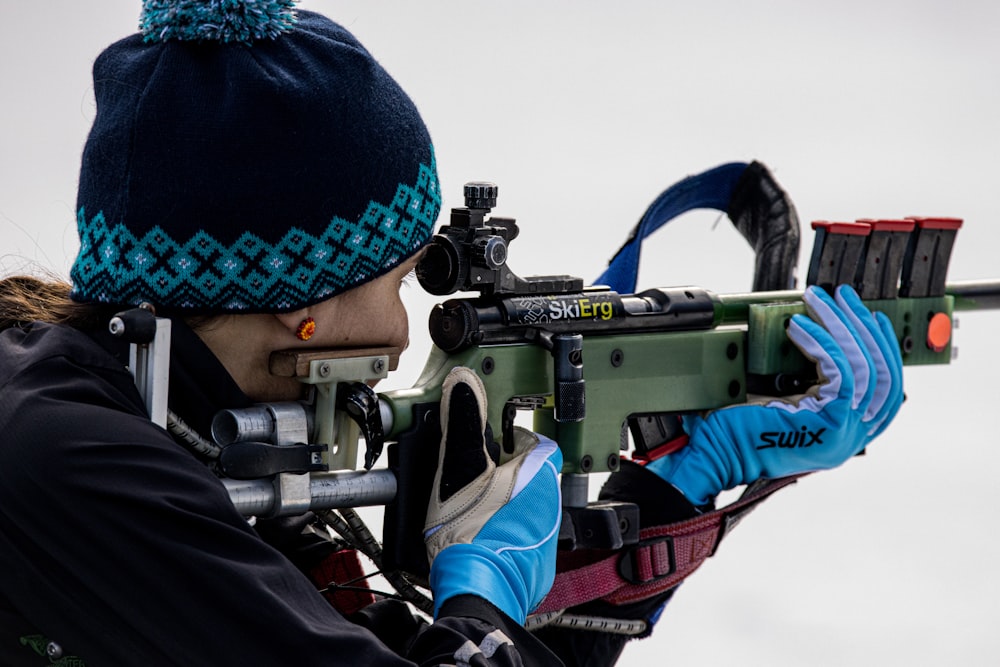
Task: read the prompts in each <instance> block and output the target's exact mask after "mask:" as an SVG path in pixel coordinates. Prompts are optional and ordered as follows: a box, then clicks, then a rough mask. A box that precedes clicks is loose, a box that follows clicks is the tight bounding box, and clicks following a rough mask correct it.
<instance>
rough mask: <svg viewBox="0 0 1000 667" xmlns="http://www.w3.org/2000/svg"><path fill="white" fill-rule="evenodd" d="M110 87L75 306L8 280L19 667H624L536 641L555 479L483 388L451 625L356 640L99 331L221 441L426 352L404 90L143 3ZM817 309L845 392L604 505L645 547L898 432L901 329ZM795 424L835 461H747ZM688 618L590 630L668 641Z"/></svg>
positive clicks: (427, 227) (293, 554)
mask: <svg viewBox="0 0 1000 667" xmlns="http://www.w3.org/2000/svg"><path fill="white" fill-rule="evenodd" d="M220 6H221V7H222V9H220ZM220 11H222V13H219V12H220ZM94 84H95V94H96V97H97V116H96V118H95V121H94V126H93V128H92V130H91V134H90V136H89V138H88V141H87V145H86V147H85V150H84V154H83V159H82V165H81V174H80V188H79V196H78V205H77V211H78V229H79V233H80V252H79V255H78V256H77V259H76V262H75V263H74V265H73V268H72V271H71V279H72V284H71V286H70V285H62V284H59V283H52V282H45V281H39V280H34V279H30V278H24V277H16V278H9V279H7V280H5V281H3V283H2V284H0V299H2V302H0V321H2V323H3V325H2V326H3V331H2V333H0V386H2V387H3V392H2V394H0V425H2V430H3V432H4V434H5V443H4V445H3V447H0V562H2V564H3V568H2V570H0V571H2V572H3V574H2V576H0V658H3V661H4V663H5V664H15V665H16V664H25V665H29V664H50V661H62V664H88V665H100V664H185V665H190V664H328V663H334V664H336V663H338V662H340V661H343V662H350V663H351V664H387V665H389V664H413V663H416V664H532V665H535V664H558V661H559V658H557V657H556V655H555V654H554V653H553V652H552V650H554V651H555V652H556V653H558V654H559V655H560V656H561V657H563V658H564V659H566V661H567V662H571V663H574V664H576V663H578V664H586V663H587V662H588V661H590V662H591V664H601V663H607V662H609V661H613V660H614V657H615V656H616V655H617V653H618V652H620V650H621V646H622V644H623V640H621V639H615V638H611V637H609V636H607V635H605V634H602V633H586V632H573V631H565V630H546V631H544V632H542V633H539V634H538V635H537V636H536V635H532V634H529V633H528V632H526V631H525V630H524V628H523V627H522V624H523V623H524V621H525V618H526V616H527V614H528V613H529V612H530V611H531V610H532V609H534V608H535V606H536V605H537V604H538V603H539V602H540V600H541V599H542V597H544V595H545V593H546V592H547V591H548V589H549V586H550V585H551V583H552V579H553V576H554V570H555V534H556V532H557V528H558V523H559V516H560V512H559V502H558V482H557V472H558V470H559V468H560V466H561V458H560V455H559V451H558V449H557V448H556V447H555V446H554V444H553V443H551V441H545V440H543V439H539V438H531V437H530V436H529V437H527V438H526V439H525V440H524V441H523V442H522V443H521V444H520V445H519V447H520V449H519V450H518V455H517V456H516V457H515V459H514V460H513V461H511V462H510V463H508V464H505V465H501V466H496V465H494V464H493V463H492V462H491V460H490V456H489V451H490V446H489V445H490V444H492V443H487V442H485V441H484V438H483V423H482V420H483V417H482V415H483V412H482V411H483V409H484V407H483V399H482V391H481V388H480V385H479V382H478V380H477V379H476V377H475V375H474V374H472V373H470V372H468V371H464V370H462V369H458V370H456V371H455V372H454V373H453V375H452V377H451V379H450V380H449V382H448V383H447V384H446V387H445V393H444V397H443V400H442V415H441V416H442V424H444V425H445V428H444V431H445V434H444V437H443V445H444V446H443V447H442V451H443V456H444V457H445V458H447V457H450V456H452V455H454V456H458V457H462V458H463V460H473V461H475V462H476V465H477V466H479V472H480V474H478V475H475V476H473V475H469V474H462V475H460V480H459V481H456V479H455V478H447V477H448V475H447V474H446V473H445V472H443V471H445V470H448V469H451V470H454V467H449V466H448V465H441V466H440V467H439V473H438V477H437V479H436V482H435V484H436V486H435V489H436V491H435V495H434V502H433V503H432V506H431V507H430V508H429V520H428V521H429V524H428V525H429V529H428V530H427V535H426V537H427V542H428V553H429V555H430V556H431V558H432V569H431V582H430V583H431V588H432V592H433V593H434V604H435V608H434V622H433V623H430V624H426V623H425V622H423V621H420V620H418V619H417V618H415V617H414V616H413V615H411V614H410V613H409V611H407V609H406V608H405V607H404V606H403V605H401V604H398V603H395V602H393V601H383V602H379V603H375V604H372V605H369V606H367V607H365V608H364V609H361V610H359V611H356V612H355V613H353V614H351V618H350V620H347V618H345V616H344V614H342V613H340V612H339V611H337V610H335V609H334V608H333V607H331V606H330V604H329V603H328V602H327V600H326V599H325V598H324V597H323V596H322V595H321V594H320V593H319V592H318V591H317V590H316V589H317V586H316V585H315V583H314V582H313V581H310V579H309V578H308V577H307V576H306V574H304V573H303V571H302V570H303V569H304V570H309V569H310V567H311V566H313V565H315V563H314V562H310V561H309V559H308V558H305V557H304V556H303V553H304V550H303V548H302V547H303V545H304V544H305V546H307V547H308V548H307V549H305V551H308V550H309V548H311V547H312V546H313V543H305V542H304V538H303V536H302V534H301V529H302V527H303V523H302V522H300V523H293V524H292V525H291V526H290V527H288V526H268V527H266V529H265V526H263V525H261V526H259V527H258V529H255V528H253V527H251V526H250V525H249V524H248V523H247V521H246V520H245V518H244V517H242V516H240V515H239V514H238V512H236V510H235V508H234V507H233V505H232V503H231V502H230V501H229V498H228V495H227V494H226V491H225V488H224V487H223V486H222V484H221V483H219V480H218V478H217V476H216V475H215V474H214V473H213V471H212V470H211V469H210V467H208V466H206V465H205V461H203V460H201V459H200V458H199V456H198V455H197V454H195V453H192V452H191V451H189V450H188V449H187V448H185V447H184V446H183V445H182V444H179V443H178V442H177V441H175V440H174V439H173V438H172V437H171V436H170V435H169V434H168V433H167V432H165V431H164V430H162V429H160V428H159V427H157V426H155V425H154V424H152V423H151V422H150V420H149V418H148V416H147V415H146V413H145V408H144V406H143V404H142V401H141V399H140V398H139V396H138V393H137V392H136V390H135V387H134V385H133V382H132V378H131V376H130V374H129V373H128V371H127V369H126V365H127V362H128V359H127V352H126V350H125V349H124V348H125V346H124V345H123V343H121V342H120V341H119V340H117V339H115V338H114V337H112V336H111V335H110V334H109V333H108V332H107V322H108V319H109V318H110V316H111V315H112V314H113V313H114V312H116V311H118V310H121V309H122V308H124V307H130V306H135V305H138V304H140V303H149V304H152V306H153V307H155V309H156V312H157V314H158V315H160V316H165V317H170V318H171V320H172V321H173V327H172V328H173V334H172V344H171V370H170V387H171V393H170V409H171V410H172V411H173V412H174V413H175V414H176V415H178V416H179V417H180V418H181V419H182V420H183V421H184V422H185V423H186V424H187V425H188V426H189V427H190V428H192V429H193V430H194V431H196V432H198V433H201V434H206V433H208V431H209V424H210V422H211V419H212V417H213V416H214V414H215V413H216V412H217V411H218V410H220V409H224V408H239V407H244V406H248V405H250V404H252V403H254V402H258V401H273V400H288V399H295V398H298V397H299V396H300V395H301V391H302V388H301V385H300V384H299V383H298V382H297V381H296V380H292V379H288V378H278V377H275V376H272V375H271V374H270V373H269V372H268V365H267V361H268V358H269V356H270V353H271V352H273V351H275V350H281V349H288V348H293V349H306V348H320V347H324V348H328V347H357V346H382V345H386V346H397V347H405V343H406V340H407V331H406V318H405V314H404V313H403V310H402V306H401V304H400V301H399V298H398V287H399V284H400V282H401V281H402V279H403V278H404V277H405V275H406V274H407V273H408V272H409V271H410V270H411V269H412V267H413V266H414V265H415V263H416V261H417V258H418V256H419V251H420V249H421V248H422V247H423V246H424V244H425V243H426V242H427V240H428V239H429V237H430V234H431V231H432V227H433V224H434V221H435V219H436V217H437V214H438V210H439V208H440V195H439V192H438V187H437V177H436V172H435V163H434V155H433V149H432V147H431V140H430V137H429V135H428V133H427V130H426V128H425V127H424V125H423V122H422V121H421V119H420V117H419V114H418V113H417V111H416V108H415V107H414V106H413V104H412V102H411V101H410V100H409V99H408V98H407V96H406V95H405V93H403V91H402V90H401V89H400V88H399V87H398V85H397V84H396V83H395V82H394V81H393V80H392V79H391V78H390V77H389V76H388V74H386V73H385V72H384V70H382V68H381V67H380V66H379V65H378V63H377V62H375V60H374V59H373V58H372V57H371V56H370V55H369V54H368V53H367V52H366V51H365V50H364V48H363V47H362V46H361V45H360V44H358V43H357V41H356V40H355V39H354V38H353V37H352V36H351V35H350V34H349V33H348V32H347V31H345V30H344V29H343V28H341V27H340V26H338V25H336V24H334V23H332V22H330V21H329V20H327V19H325V18H323V17H321V16H319V15H316V14H312V13H308V12H299V13H298V14H294V13H293V12H292V11H291V9H290V3H288V2H234V3H227V4H226V5H224V6H222V5H220V4H219V3H208V4H206V3H195V2H178V3H168V2H153V1H152V0H150V1H148V2H147V3H146V4H145V8H144V13H143V16H142V34H141V35H135V36H133V37H130V38H127V39H125V40H122V41H121V42H118V43H116V44H114V45H112V46H111V47H109V48H108V49H107V50H106V51H105V52H104V53H102V54H101V56H100V57H99V58H98V60H97V62H96V63H95V66H94ZM808 303H809V304H810V306H811V307H812V309H813V312H814V316H815V318H816V319H817V320H818V322H819V324H817V323H816V322H813V321H811V320H809V319H808V318H797V319H796V321H795V324H794V325H793V326H792V327H791V329H790V330H791V332H792V333H791V335H792V337H793V341H795V342H796V344H798V345H800V346H802V347H804V348H806V349H807V350H808V351H809V352H810V353H811V354H812V356H813V357H814V358H817V359H818V360H819V362H820V365H821V369H822V371H823V373H824V377H825V378H827V380H828V382H827V383H826V384H825V385H822V387H824V389H821V390H820V391H818V392H817V394H816V395H814V396H811V397H803V399H802V400H801V401H799V402H797V403H796V404H794V405H792V404H785V403H780V402H778V403H780V404H775V403H771V404H768V405H747V406H741V407H739V408H733V409H728V410H720V411H717V412H714V413H710V414H709V415H706V416H704V417H698V418H692V419H691V420H689V422H688V424H687V430H688V433H689V435H690V443H689V445H688V446H687V447H686V448H685V449H684V450H682V451H681V452H680V453H679V454H676V455H670V456H667V457H662V458H660V459H657V460H656V461H655V462H653V463H650V464H649V465H648V466H646V467H645V468H644V467H642V466H639V465H634V464H630V465H626V466H624V467H625V470H624V471H623V473H622V474H621V475H617V476H616V477H615V479H614V481H613V482H612V484H610V486H609V488H608V489H606V490H605V493H606V494H608V495H610V496H614V497H617V498H622V499H628V500H634V501H636V502H638V503H639V505H640V507H641V508H642V520H643V522H644V523H645V524H655V523H663V522H667V521H672V520H677V519H679V518H685V517H688V516H693V515H695V514H696V513H697V512H698V511H700V510H701V509H704V508H706V507H708V506H710V505H711V502H712V499H713V498H714V496H715V495H716V494H717V493H719V492H720V491H721V490H723V489H725V488H732V487H733V486H736V485H739V484H745V483H749V482H752V481H754V480H756V479H758V478H761V477H775V476H781V475H787V474H793V473H796V472H801V471H803V470H812V469H819V468H824V467H831V466H833V465H837V464H838V463H840V462H842V461H843V460H845V459H846V458H848V457H849V456H851V455H852V454H853V453H856V452H857V451H858V450H859V449H860V448H861V447H863V446H864V445H865V444H866V443H867V442H868V441H869V440H870V438H871V437H874V435H875V434H876V433H877V432H878V431H879V430H880V429H881V428H884V426H885V425H886V424H887V423H888V422H889V421H890V420H891V418H892V416H893V415H894V414H895V411H896V409H898V406H899V401H900V400H901V384H900V381H899V380H900V378H899V375H900V374H899V369H898V364H897V361H898V359H897V358H896V357H897V356H898V350H897V351H895V355H896V356H894V349H893V346H892V345H890V343H889V341H890V340H891V338H888V339H887V337H886V331H885V325H884V321H882V320H877V319H876V318H874V317H872V316H871V314H870V313H868V312H867V311H866V310H865V309H864V308H863V307H862V306H861V305H860V302H858V301H857V300H856V296H854V295H852V294H851V293H849V292H845V293H842V294H838V295H837V300H836V301H835V300H833V299H831V298H830V297H828V296H826V295H824V294H821V293H810V295H809V296H808ZM799 428H809V429H811V430H812V431H814V432H815V431H816V430H818V429H820V428H822V429H824V430H825V431H828V433H827V435H826V436H825V443H826V444H827V445H828V446H826V447H824V448H823V449H822V452H821V453H820V452H819V450H820V448H818V447H817V448H815V449H810V451H805V450H804V449H803V450H802V451H780V452H778V451H773V452H772V451H763V452H761V451H759V450H758V449H757V447H756V445H755V442H756V434H758V433H759V432H760V431H761V429H767V430H776V429H799ZM484 489H487V490H484ZM512 489H517V491H516V492H514V491H512ZM494 490H495V491H494ZM470 525H471V526H473V527H474V529H471V530H470V529H468V528H467V527H468V526H470ZM668 596H669V592H668V593H663V594H658V595H657V596H656V597H654V598H651V599H648V600H643V601H640V602H638V603H634V604H627V605H617V606H615V607H614V608H610V609H609V608H608V605H607V604H606V603H601V602H598V603H594V604H593V605H592V609H591V610H592V611H599V612H600V613H603V614H607V615H619V616H621V617H624V618H641V619H643V620H644V621H646V622H648V623H649V625H650V627H651V625H652V623H653V622H654V621H655V618H656V617H657V615H658V610H659V609H661V608H662V605H663V603H664V602H665V600H666V598H667V597H668ZM540 638H541V639H540ZM543 641H544V643H543ZM546 644H547V646H546Z"/></svg>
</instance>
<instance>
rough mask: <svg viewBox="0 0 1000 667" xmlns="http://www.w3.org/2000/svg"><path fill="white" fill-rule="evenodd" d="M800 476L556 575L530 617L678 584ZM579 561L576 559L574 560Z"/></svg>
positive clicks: (765, 483)
mask: <svg viewBox="0 0 1000 667" xmlns="http://www.w3.org/2000/svg"><path fill="white" fill-rule="evenodd" d="M801 476H802V475H795V476H791V477H783V478H781V479H774V480H761V481H760V482H758V483H755V484H751V485H750V486H749V487H747V489H746V490H745V491H744V492H743V494H742V495H741V496H740V497H739V498H738V499H737V500H736V501H734V502H732V503H731V504H729V505H727V506H725V507H723V508H721V509H718V510H715V511H712V512H708V513H706V514H702V515H700V516H697V517H695V518H693V519H688V520H686V521H681V522H677V523H670V524H664V525H658V526H650V527H647V528H643V529H642V530H641V531H640V532H639V542H638V543H637V544H634V545H630V546H629V547H627V548H625V549H622V550H618V551H615V552H610V553H609V552H607V551H604V552H599V553H595V558H596V559H595V560H592V562H590V563H588V564H585V565H582V566H580V567H573V568H567V569H562V570H561V571H558V572H557V573H556V579H555V583H554V584H553V586H552V589H551V590H550V591H549V594H548V595H547V596H546V597H545V599H544V600H542V603H541V605H539V607H538V609H536V610H535V613H536V614H542V613H547V612H552V611H558V610H562V609H567V608H570V607H575V606H577V605H580V604H583V603H585V602H591V601H593V600H598V599H601V600H604V601H606V602H609V603H611V604H614V605H622V604H627V603H630V602H637V601H639V600H645V599H647V598H650V597H653V596H654V595H658V594H660V593H663V592H665V591H667V590H670V589H671V588H673V587H675V586H677V585H678V584H680V583H681V582H682V581H683V580H684V579H685V578H687V577H688V576H689V575H690V574H691V573H693V572H694V571H695V570H696V569H698V568H699V567H700V566H701V564H702V563H704V562H705V561H706V560H707V559H708V558H709V557H711V556H712V555H713V554H714V553H715V551H716V549H717V548H718V545H719V543H720V542H721V541H722V538H723V537H725V536H726V535H727V534H728V533H729V531H731V530H732V529H733V528H735V527H736V525H737V524H738V523H739V522H740V521H741V520H742V519H743V517H745V516H746V515H747V514H749V513H750V512H751V511H752V510H753V509H754V508H756V507H757V505H759V504H760V503H761V502H762V501H763V500H765V499H766V498H768V497H769V496H770V495H771V494H772V493H774V492H775V491H778V490H779V489H782V488H784V487H786V486H788V485H790V484H793V483H795V481H796V480H797V479H798V478H799V477H801ZM574 560H576V562H579V559H578V558H576V559H574Z"/></svg>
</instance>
